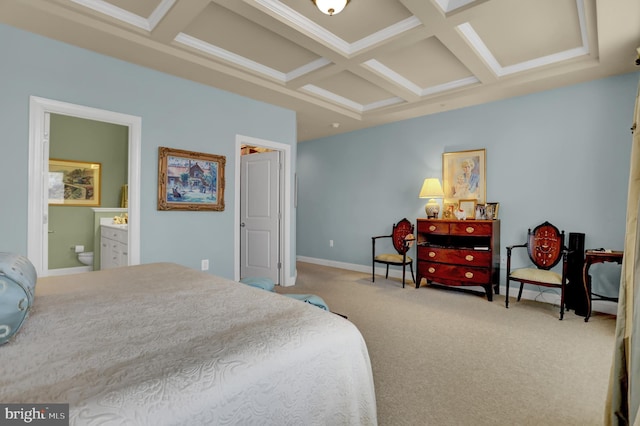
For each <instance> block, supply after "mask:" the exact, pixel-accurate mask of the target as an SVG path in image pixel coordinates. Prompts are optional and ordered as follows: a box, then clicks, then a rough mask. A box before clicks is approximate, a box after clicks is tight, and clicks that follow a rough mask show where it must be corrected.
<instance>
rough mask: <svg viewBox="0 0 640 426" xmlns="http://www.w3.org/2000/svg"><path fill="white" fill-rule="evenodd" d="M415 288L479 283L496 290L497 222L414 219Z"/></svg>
mask: <svg viewBox="0 0 640 426" xmlns="http://www.w3.org/2000/svg"><path fill="white" fill-rule="evenodd" d="M417 222H418V226H417V233H416V239H417V252H418V253H417V262H418V265H417V270H416V288H419V287H420V283H421V281H422V278H426V280H427V284H431V283H432V282H433V283H437V284H443V285H449V286H482V287H484V289H485V291H486V292H487V299H488V300H489V301H492V300H493V287H494V286H495V291H496V294H498V293H499V287H498V286H499V283H500V221H499V220H448V219H418V221H417Z"/></svg>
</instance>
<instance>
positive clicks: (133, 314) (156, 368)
mask: <svg viewBox="0 0 640 426" xmlns="http://www.w3.org/2000/svg"><path fill="white" fill-rule="evenodd" d="M0 402H3V403H9V402H16V403H55V402H59V403H69V404H70V420H71V424H76V425H98V424H100V425H102V424H109V425H144V424H149V425H168V424H184V425H198V424H200V425H249V424H259V425H265V424H273V425H375V424H376V423H377V420H376V402H375V393H374V386H373V377H372V374H371V365H370V361H369V355H368V353H367V348H366V345H365V343H364V341H363V339H362V336H361V334H360V332H359V331H358V330H357V328H356V327H355V326H354V325H353V324H352V323H350V322H349V321H348V320H345V319H344V318H341V317H340V316H338V315H335V314H332V313H330V312H326V311H323V310H321V309H318V308H317V307H315V306H312V305H309V304H306V303H303V302H300V301H297V300H293V299H290V298H287V297H283V296H280V295H278V294H275V293H270V292H267V291H264V290H260V289H257V288H253V287H250V286H246V285H244V284H240V283H236V282H233V281H230V280H226V279H223V278H219V277H215V276H212V275H208V274H205V273H201V272H199V271H195V270H192V269H189V268H185V267H182V266H179V265H175V264H171V263H157V264H148V265H140V266H132V267H126V268H119V269H111V270H106V271H97V272H89V273H84V274H79V275H71V276H57V277H47V278H41V279H39V281H38V283H37V285H36V297H35V304H34V307H33V310H32V312H31V314H30V316H29V318H28V319H27V321H26V323H25V324H24V326H23V328H22V329H21V330H20V332H19V333H18V334H17V335H16V336H15V339H14V340H12V341H10V342H9V343H7V344H6V345H3V346H1V347H0Z"/></svg>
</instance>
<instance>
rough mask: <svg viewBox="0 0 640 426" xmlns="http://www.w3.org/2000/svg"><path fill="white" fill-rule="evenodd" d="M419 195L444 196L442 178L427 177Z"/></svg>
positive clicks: (421, 196)
mask: <svg viewBox="0 0 640 426" xmlns="http://www.w3.org/2000/svg"><path fill="white" fill-rule="evenodd" d="M418 197H420V198H442V197H444V191H443V190H442V185H441V184H440V179H437V178H426V179H425V180H424V182H423V184H422V189H421V190H420V195H419V196H418Z"/></svg>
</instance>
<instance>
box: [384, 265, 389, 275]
mask: <svg viewBox="0 0 640 426" xmlns="http://www.w3.org/2000/svg"><path fill="white" fill-rule="evenodd" d="M384 277H385V278H386V279H389V264H388V263H387V274H386V275H385V276H384Z"/></svg>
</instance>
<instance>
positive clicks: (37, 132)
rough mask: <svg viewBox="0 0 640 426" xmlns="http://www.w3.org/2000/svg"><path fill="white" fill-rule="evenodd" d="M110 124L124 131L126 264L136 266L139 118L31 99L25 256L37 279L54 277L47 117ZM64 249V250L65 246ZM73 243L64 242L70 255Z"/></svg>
mask: <svg viewBox="0 0 640 426" xmlns="http://www.w3.org/2000/svg"><path fill="white" fill-rule="evenodd" d="M52 114H59V115H64V116H69V117H76V118H82V119H87V120H94V121H98V122H104V123H111V124H116V125H119V126H124V127H126V128H127V157H128V162H127V165H126V169H127V180H128V216H129V232H128V239H129V242H128V246H129V251H128V257H129V259H128V263H129V264H130V265H137V264H139V263H140V199H139V198H140V150H141V119H140V117H136V116H130V115H126V114H120V113H116V112H112V111H106V110H100V109H95V108H90V107H85V106H81V105H74V104H69V103H65V102H59V101H54V100H49V99H44V98H38V97H35V96H32V97H31V99H30V110H29V215H28V216H29V218H28V224H29V226H28V231H27V235H28V241H27V255H28V257H29V259H30V260H31V262H32V263H33V264H34V266H35V268H36V271H37V272H38V275H39V276H47V275H53V274H55V270H54V269H52V270H50V269H49V255H48V254H49V253H48V251H49V231H50V229H49V205H48V204H49V203H48V197H49V191H48V187H49V183H48V179H49V174H48V172H49V151H50V142H51V141H50V137H51V132H50V125H51V115H52ZM67 246H68V247H67ZM72 246H73V244H70V243H69V242H67V243H66V246H65V247H66V248H63V249H64V250H68V251H69V252H71V250H72V249H71V247H72Z"/></svg>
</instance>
